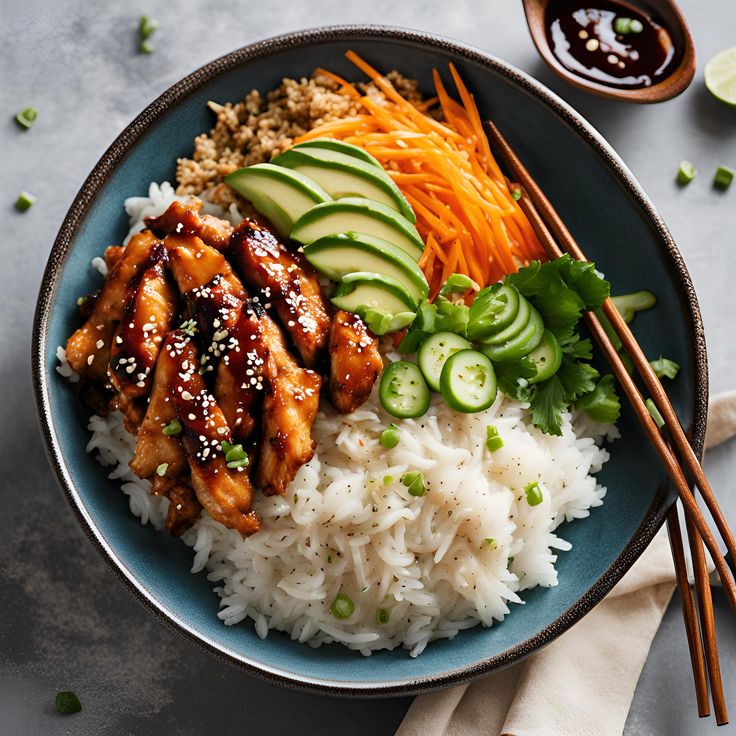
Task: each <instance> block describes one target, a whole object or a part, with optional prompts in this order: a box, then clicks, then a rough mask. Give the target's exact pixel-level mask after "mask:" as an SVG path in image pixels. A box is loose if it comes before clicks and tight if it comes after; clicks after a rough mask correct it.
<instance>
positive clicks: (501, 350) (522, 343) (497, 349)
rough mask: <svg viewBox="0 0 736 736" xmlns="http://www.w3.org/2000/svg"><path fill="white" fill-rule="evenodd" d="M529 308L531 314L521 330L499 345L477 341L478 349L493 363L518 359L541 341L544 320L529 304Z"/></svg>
mask: <svg viewBox="0 0 736 736" xmlns="http://www.w3.org/2000/svg"><path fill="white" fill-rule="evenodd" d="M529 308H530V310H531V316H530V318H529V322H528V323H527V325H526V326H525V327H524V328H523V329H522V330H521V332H519V333H517V334H516V335H514V336H513V337H512V338H510V339H509V340H507V341H506V342H504V343H501V344H500V345H499V344H497V343H490V342H481V343H479V350H480V351H481V352H482V353H483V354H484V355H486V356H488V357H489V358H490V359H491V360H492V361H493V362H494V363H503V362H505V361H508V360H518V359H519V358H521V357H523V356H524V355H526V354H527V353H531V352H532V350H534V349H535V348H536V347H537V345H539V343H540V342H541V341H542V336H543V335H544V320H543V319H542V317H541V315H540V314H539V312H537V310H536V309H534V307H532V306H531V305H529Z"/></svg>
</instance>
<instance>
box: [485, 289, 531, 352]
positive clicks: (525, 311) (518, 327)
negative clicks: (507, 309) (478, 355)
mask: <svg viewBox="0 0 736 736" xmlns="http://www.w3.org/2000/svg"><path fill="white" fill-rule="evenodd" d="M532 310H534V311H535V312H536V309H534V307H532V305H531V304H530V303H529V301H528V300H527V299H526V298H525V297H523V296H522V295H521V294H519V309H518V311H517V312H516V316H515V317H514V319H513V320H512V321H511V324H509V325H508V327H505V328H504V329H502V330H501V331H500V332H497V333H496V334H495V335H491V336H490V337H489V338H487V339H485V340H483V342H485V343H488V344H489V345H503V344H504V343H506V342H508V341H509V340H511V339H512V338H514V337H516V336H517V335H518V334H519V333H520V332H523V330H524V329H526V327H527V325H528V324H529V320H530V319H531V316H532Z"/></svg>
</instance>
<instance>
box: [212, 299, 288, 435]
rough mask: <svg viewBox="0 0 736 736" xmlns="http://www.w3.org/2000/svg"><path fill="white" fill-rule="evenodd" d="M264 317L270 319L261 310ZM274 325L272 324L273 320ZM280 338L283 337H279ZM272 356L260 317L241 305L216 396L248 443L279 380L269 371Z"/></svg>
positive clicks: (219, 373)
mask: <svg viewBox="0 0 736 736" xmlns="http://www.w3.org/2000/svg"><path fill="white" fill-rule="evenodd" d="M260 315H261V317H262V318H263V319H264V320H266V319H269V318H268V317H267V316H266V315H264V314H263V310H260ZM269 321H270V320H269ZM279 338H280V335H279ZM269 356H270V349H269V346H268V344H267V342H266V340H265V339H264V333H263V323H262V321H261V319H259V313H257V312H256V311H254V310H253V309H252V308H251V307H250V306H248V305H247V304H243V305H241V310H240V313H239V317H238V320H237V323H236V324H235V326H234V327H233V328H232V329H231V330H230V332H229V336H228V351H227V353H226V354H225V355H224V356H223V357H222V360H221V361H220V364H219V365H218V367H217V377H216V381H215V396H216V397H217V401H218V403H219V404H220V406H221V407H222V412H223V414H224V415H225V418H226V419H227V423H228V424H229V425H230V427H231V428H232V432H233V436H234V437H236V438H237V439H238V440H239V441H243V440H247V439H249V438H250V436H251V435H252V433H253V430H254V429H255V426H256V414H257V411H258V407H259V405H260V403H261V401H262V400H263V394H264V388H265V387H266V386H267V385H270V381H271V380H273V379H274V378H275V376H276V370H275V368H274V369H272V370H270V371H267V370H266V369H267V368H268V367H269V365H268V360H269Z"/></svg>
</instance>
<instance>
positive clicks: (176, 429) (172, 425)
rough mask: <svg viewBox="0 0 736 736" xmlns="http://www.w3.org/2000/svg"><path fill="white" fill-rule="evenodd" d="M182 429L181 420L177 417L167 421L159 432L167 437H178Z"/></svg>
mask: <svg viewBox="0 0 736 736" xmlns="http://www.w3.org/2000/svg"><path fill="white" fill-rule="evenodd" d="M183 431H184V427H182V426H181V422H180V421H179V420H178V419H174V421H172V422H169V423H168V424H167V425H166V426H165V427H164V428H163V429H162V430H161V432H162V433H163V434H165V435H166V436H167V437H178V436H179V435H180V434H181V433H182V432H183Z"/></svg>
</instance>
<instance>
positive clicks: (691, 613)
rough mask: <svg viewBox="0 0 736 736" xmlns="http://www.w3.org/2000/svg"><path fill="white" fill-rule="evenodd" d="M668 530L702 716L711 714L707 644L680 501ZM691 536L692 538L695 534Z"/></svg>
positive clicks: (669, 520) (668, 521)
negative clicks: (691, 576)
mask: <svg viewBox="0 0 736 736" xmlns="http://www.w3.org/2000/svg"><path fill="white" fill-rule="evenodd" d="M667 533H668V535H669V538H670V547H671V548H672V560H673V562H674V563H675V575H676V577H677V588H678V589H679V591H680V600H681V601H682V618H683V621H684V622H685V633H686V635H687V646H688V649H689V650H690V662H691V664H692V667H693V680H694V681H695V699H696V701H697V704H698V715H699V716H700V717H701V718H704V717H705V716H709V715H710V705H709V701H708V680H707V678H706V675H705V661H704V659H703V645H702V643H701V638H700V627H699V625H698V614H697V612H696V610H695V596H694V595H693V590H692V588H691V587H690V582H689V581H688V579H687V565H686V564H685V550H684V548H683V546H682V531H681V529H680V519H679V517H678V515H677V504H673V505H672V508H671V509H670V510H669V513H668V514H667ZM690 539H691V540H692V537H690ZM701 549H702V547H701ZM709 590H710V589H709ZM719 672H720V671H719Z"/></svg>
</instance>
